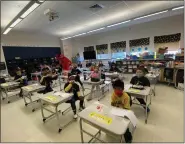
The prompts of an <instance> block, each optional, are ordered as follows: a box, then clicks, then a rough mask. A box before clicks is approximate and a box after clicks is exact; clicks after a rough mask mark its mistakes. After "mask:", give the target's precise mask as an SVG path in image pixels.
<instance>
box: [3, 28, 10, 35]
mask: <svg viewBox="0 0 185 144" xmlns="http://www.w3.org/2000/svg"><path fill="white" fill-rule="evenodd" d="M11 29H12V28H7V29H6V30H5V31H4V33H3V34H7V33H8V32H9V31H10V30H11Z"/></svg>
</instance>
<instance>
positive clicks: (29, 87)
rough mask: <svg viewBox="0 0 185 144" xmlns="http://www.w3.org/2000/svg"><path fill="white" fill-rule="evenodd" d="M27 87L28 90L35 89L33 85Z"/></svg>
mask: <svg viewBox="0 0 185 144" xmlns="http://www.w3.org/2000/svg"><path fill="white" fill-rule="evenodd" d="M25 88H26V89H28V90H31V89H33V88H32V87H31V86H27V87H25Z"/></svg>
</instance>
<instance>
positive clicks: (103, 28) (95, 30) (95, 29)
mask: <svg viewBox="0 0 185 144" xmlns="http://www.w3.org/2000/svg"><path fill="white" fill-rule="evenodd" d="M102 29H105V27H102V28H99V29H95V30H91V31H88V32H87V33H92V32H95V31H99V30H102Z"/></svg>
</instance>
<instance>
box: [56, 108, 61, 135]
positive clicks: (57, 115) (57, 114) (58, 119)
mask: <svg viewBox="0 0 185 144" xmlns="http://www.w3.org/2000/svg"><path fill="white" fill-rule="evenodd" d="M55 113H56V117H57V121H58V126H59V129H58V132H59V133H60V132H61V130H62V128H61V125H60V118H59V113H58V105H57V106H56V107H55Z"/></svg>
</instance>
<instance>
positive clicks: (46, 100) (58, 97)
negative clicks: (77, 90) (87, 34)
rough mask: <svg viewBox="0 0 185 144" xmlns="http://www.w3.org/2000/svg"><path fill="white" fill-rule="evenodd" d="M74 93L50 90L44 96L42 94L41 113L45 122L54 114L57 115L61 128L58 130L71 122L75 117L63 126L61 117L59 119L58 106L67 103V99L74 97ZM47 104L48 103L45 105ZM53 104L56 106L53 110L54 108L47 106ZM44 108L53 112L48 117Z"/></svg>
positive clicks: (59, 130)
mask: <svg viewBox="0 0 185 144" xmlns="http://www.w3.org/2000/svg"><path fill="white" fill-rule="evenodd" d="M72 96H73V94H72V93H64V92H55V93H54V92H50V93H47V94H45V95H43V96H40V105H41V114H42V118H43V122H45V121H46V120H47V119H48V118H51V117H52V116H56V118H57V121H58V125H59V129H58V132H61V130H62V129H63V128H64V127H66V126H67V125H68V124H70V123H71V122H72V121H74V119H72V120H71V121H70V122H68V123H67V124H66V125H64V126H61V123H60V119H59V112H60V111H59V110H58V106H59V105H60V104H62V103H65V102H66V101H68V100H70V99H71V98H72ZM44 104H46V105H44ZM47 105H49V106H52V107H55V111H54V112H53V111H52V110H50V109H48V108H46V106H47ZM44 110H46V111H48V112H50V113H51V115H49V116H48V117H46V116H45V115H44Z"/></svg>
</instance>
